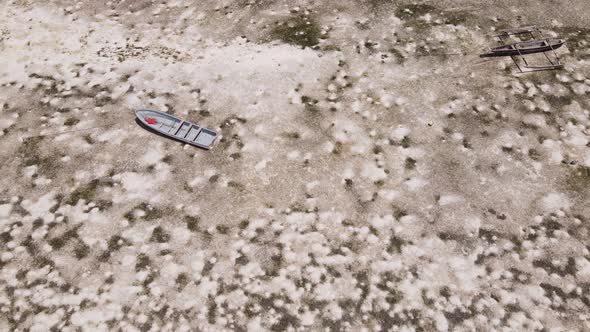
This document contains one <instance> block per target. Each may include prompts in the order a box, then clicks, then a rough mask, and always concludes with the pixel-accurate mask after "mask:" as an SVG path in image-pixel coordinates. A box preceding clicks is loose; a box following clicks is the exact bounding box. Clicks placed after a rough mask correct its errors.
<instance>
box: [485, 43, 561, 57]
mask: <svg viewBox="0 0 590 332" xmlns="http://www.w3.org/2000/svg"><path fill="white" fill-rule="evenodd" d="M563 44H565V40H563V39H559V38H548V39H543V40H528V41H525V42H519V43H513V44H508V45H503V46H499V47H494V48H492V49H491V50H490V53H488V54H483V55H482V56H483V57H486V56H489V57H494V56H518V55H522V54H533V53H541V52H548V51H553V50H556V49H558V48H560V47H561V46H563Z"/></svg>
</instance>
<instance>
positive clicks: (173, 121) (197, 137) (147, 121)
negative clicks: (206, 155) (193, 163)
mask: <svg viewBox="0 0 590 332" xmlns="http://www.w3.org/2000/svg"><path fill="white" fill-rule="evenodd" d="M135 115H136V116H137V119H138V120H139V121H140V123H141V124H142V125H143V126H144V127H146V128H148V129H150V130H153V131H155V132H157V133H159V134H161V135H163V136H166V137H169V138H172V139H175V140H178V141H181V142H183V143H186V144H190V145H193V146H197V147H200V148H203V149H207V150H208V149H210V148H211V147H212V146H213V143H214V142H215V139H216V138H217V133H216V132H215V131H213V130H211V129H207V128H203V127H201V126H198V125H196V124H194V123H191V122H188V121H184V120H182V119H179V118H177V117H175V116H172V115H170V114H167V113H164V112H160V111H153V110H138V111H136V112H135Z"/></svg>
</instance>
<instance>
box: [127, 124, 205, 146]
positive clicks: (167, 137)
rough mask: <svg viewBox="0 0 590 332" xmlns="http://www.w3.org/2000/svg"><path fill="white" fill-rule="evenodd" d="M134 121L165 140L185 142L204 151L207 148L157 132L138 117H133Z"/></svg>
mask: <svg viewBox="0 0 590 332" xmlns="http://www.w3.org/2000/svg"><path fill="white" fill-rule="evenodd" d="M135 123H137V125H139V126H140V127H141V128H143V129H145V130H147V131H149V132H150V133H152V134H156V135H158V136H160V137H163V138H165V139H167V140H171V141H175V142H178V143H182V144H187V145H190V146H194V147H196V148H199V149H201V150H206V151H207V149H206V148H202V147H200V146H197V145H192V144H188V143H187V142H184V141H182V140H179V139H176V138H174V137H173V136H168V135H164V134H162V133H160V132H158V131H156V130H154V129H152V128H150V127H148V126H146V125H145V124H144V123H143V122H141V120H139V119H138V118H135Z"/></svg>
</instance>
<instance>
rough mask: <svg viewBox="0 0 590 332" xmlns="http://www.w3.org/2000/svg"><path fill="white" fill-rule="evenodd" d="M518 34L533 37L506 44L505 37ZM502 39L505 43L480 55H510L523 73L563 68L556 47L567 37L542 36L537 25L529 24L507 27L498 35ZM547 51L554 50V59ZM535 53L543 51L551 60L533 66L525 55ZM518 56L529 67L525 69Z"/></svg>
mask: <svg viewBox="0 0 590 332" xmlns="http://www.w3.org/2000/svg"><path fill="white" fill-rule="evenodd" d="M535 34H537V35H539V36H540V37H541V38H539V37H537V36H535ZM516 35H529V37H530V38H531V39H529V40H525V41H519V42H516V43H511V44H506V40H505V39H504V38H508V37H510V36H516ZM496 37H498V38H499V39H500V41H501V42H502V43H504V45H502V46H498V47H494V48H492V49H491V50H490V52H489V53H486V54H482V55H480V57H482V58H491V57H503V56H509V57H511V58H512V61H514V64H515V65H516V67H518V70H520V72H521V73H524V72H530V71H539V70H553V69H561V68H563V65H562V64H561V63H560V61H559V57H558V56H557V53H556V52H555V50H556V49H558V48H560V47H561V46H563V44H565V39H561V38H542V36H541V31H540V30H539V29H538V28H537V27H535V26H528V27H522V28H517V29H507V30H500V33H499V34H497V35H496ZM546 52H553V55H554V58H555V59H554V60H551V58H550V57H549V56H548V55H547V53H546ZM535 53H543V55H545V58H546V59H547V60H548V61H549V64H548V65H541V66H531V65H529V64H528V62H527V60H526V57H525V55H528V54H535ZM517 57H520V59H521V60H522V61H523V62H524V66H523V67H524V68H525V69H527V70H526V71H523V70H522V68H521V66H520V65H519V64H518V61H517Z"/></svg>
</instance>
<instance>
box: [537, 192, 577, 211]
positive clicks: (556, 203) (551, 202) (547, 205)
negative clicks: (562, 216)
mask: <svg viewBox="0 0 590 332" xmlns="http://www.w3.org/2000/svg"><path fill="white" fill-rule="evenodd" d="M571 205H572V203H571V202H570V200H569V198H568V197H567V195H566V194H563V193H548V194H546V195H545V196H543V198H542V199H541V206H542V208H543V210H544V211H545V212H555V211H557V210H567V209H569V207H570V206H571Z"/></svg>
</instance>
